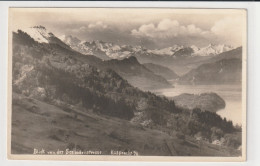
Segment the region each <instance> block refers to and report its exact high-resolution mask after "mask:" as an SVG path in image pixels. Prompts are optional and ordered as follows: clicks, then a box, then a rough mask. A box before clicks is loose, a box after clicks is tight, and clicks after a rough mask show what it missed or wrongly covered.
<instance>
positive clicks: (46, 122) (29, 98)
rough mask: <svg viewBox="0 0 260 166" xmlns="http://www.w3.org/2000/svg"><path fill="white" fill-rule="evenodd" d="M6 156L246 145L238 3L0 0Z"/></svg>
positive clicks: (180, 154)
mask: <svg viewBox="0 0 260 166" xmlns="http://www.w3.org/2000/svg"><path fill="white" fill-rule="evenodd" d="M8 23H9V27H8V30H9V44H8V46H9V57H8V67H9V69H10V70H9V75H8V78H9V83H8V86H9V91H8V95H9V99H10V101H9V109H8V132H9V135H8V141H9V144H8V151H9V155H8V156H9V158H11V159H40V158H43V159H54V158H52V157H55V159H66V157H69V159H71V160H74V159H76V158H78V159H79V160H121V159H126V158H127V160H133V161H135V160H143V159H144V160H145V159H147V158H145V157H148V159H151V160H156V159H157V157H158V160H167V161H175V160H178V159H182V160H189V159H190V160H191V161H192V160H194V161H196V160H198V159H200V160H203V158H204V159H205V160H207V159H208V160H211V161H217V160H221V161H244V160H245V157H246V124H247V123H246V83H247V75H246V60H247V36H246V34H247V11H246V10H244V9H206V8H205V9H202V8H200V9H199V8H198V9H196V8H193V9H191V8H190V9H189V8H182V9H178V8H9V20H8Z"/></svg>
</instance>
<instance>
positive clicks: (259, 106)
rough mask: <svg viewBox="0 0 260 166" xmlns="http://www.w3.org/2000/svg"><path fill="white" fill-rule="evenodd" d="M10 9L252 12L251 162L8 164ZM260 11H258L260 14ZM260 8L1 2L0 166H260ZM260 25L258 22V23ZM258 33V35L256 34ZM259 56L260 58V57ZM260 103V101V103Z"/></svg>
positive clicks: (203, 4)
mask: <svg viewBox="0 0 260 166" xmlns="http://www.w3.org/2000/svg"><path fill="white" fill-rule="evenodd" d="M9 7H181V8H187V7H193V8H245V9H247V10H248V18H249V19H248V32H249V33H248V57H247V58H248V59H247V60H248V110H247V117H248V120H247V123H248V124H247V126H248V130H247V133H248V137H247V143H248V144H247V152H248V153H247V162H243V163H223V162H221V163H220V162H218V163H206V162H204V163H165V162H163V163H157V162H155V163H151V162H142V163H138V162H130V163H126V162H87V163H86V161H84V162H75V161H59V162H58V161H48V162H45V161H15V160H7V146H6V145H7V144H6V143H7V140H6V138H7V55H8V45H7V43H8V42H7V40H8V8H9ZM257 9H258V10H257ZM257 16H258V17H259V16H260V4H257V3H248V2H214V3H213V2H67V1H66V2H30V1H28V2H0V51H1V52H0V53H1V54H0V55H1V56H0V73H1V77H0V79H1V80H0V90H1V91H0V92H1V93H0V106H1V108H2V109H1V110H2V115H1V116H0V118H1V119H0V126H1V127H0V133H1V135H0V141H1V144H0V156H1V158H0V163H1V164H0V165H4V166H5V165H21V164H22V165H26V166H27V165H28V166H30V165H40V166H41V165H55V166H56V165H71V164H72V163H73V165H85V164H88V165H97V164H98V165H122V164H126V165H130V164H131V165H132V164H135V165H155V164H156V165H158V164H160V165H161V164H162V165H172V164H174V165H184V166H188V165H192V166H196V165H198V166H201V165H202V166H203V165H209V164H210V165H213V166H215V165H222V166H226V165H233V166H235V165H257V163H258V165H260V157H259V156H260V153H259V151H260V146H259V142H260V138H259V137H260V133H259V131H260V130H259V128H258V124H257V122H258V121H259V119H258V118H260V116H259V115H260V112H259V111H260V102H258V100H260V95H259V93H260V91H259V89H260V88H259V86H260V79H259V78H258V77H257V76H258V75H260V73H258V72H257V71H260V70H259V69H260V68H259V67H260V61H259V60H260V58H259V56H260V53H259V51H258V52H257V50H256V48H257V43H259V41H257V40H259V38H260V34H259V29H260V22H259V21H258V20H260V18H258V19H257ZM257 21H258V22H257ZM257 29H258V32H257V31H256V30H257ZM257 55H258V56H257ZM257 99H258V100H257Z"/></svg>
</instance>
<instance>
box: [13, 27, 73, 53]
mask: <svg viewBox="0 0 260 166" xmlns="http://www.w3.org/2000/svg"><path fill="white" fill-rule="evenodd" d="M19 30H20V31H23V32H25V33H27V34H28V35H29V36H30V37H31V38H32V39H34V40H35V41H37V42H38V43H44V44H58V45H60V46H61V47H64V48H71V47H70V46H68V45H67V44H65V43H64V42H63V41H62V40H61V39H59V38H58V37H56V36H55V35H54V34H53V33H51V32H50V31H48V30H47V29H46V28H45V27H44V26H41V25H39V26H33V27H30V28H25V29H19ZM19 30H18V31H19Z"/></svg>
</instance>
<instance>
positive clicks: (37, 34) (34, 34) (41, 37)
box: [22, 25, 54, 43]
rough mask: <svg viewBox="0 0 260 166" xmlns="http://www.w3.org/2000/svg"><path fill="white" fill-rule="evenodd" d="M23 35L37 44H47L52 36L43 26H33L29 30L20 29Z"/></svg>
mask: <svg viewBox="0 0 260 166" xmlns="http://www.w3.org/2000/svg"><path fill="white" fill-rule="evenodd" d="M22 31H24V32H25V33H27V34H28V35H30V36H31V38H33V39H34V40H35V41H37V42H39V43H49V38H51V37H53V36H54V35H53V34H52V33H51V32H48V31H47V30H46V28H45V27H43V26H41V25H40V26H34V27H30V28H25V29H22Z"/></svg>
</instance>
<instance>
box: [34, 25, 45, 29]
mask: <svg viewBox="0 0 260 166" xmlns="http://www.w3.org/2000/svg"><path fill="white" fill-rule="evenodd" d="M31 28H35V29H44V30H46V28H45V27H44V26H42V25H36V26H33V27H31Z"/></svg>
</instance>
